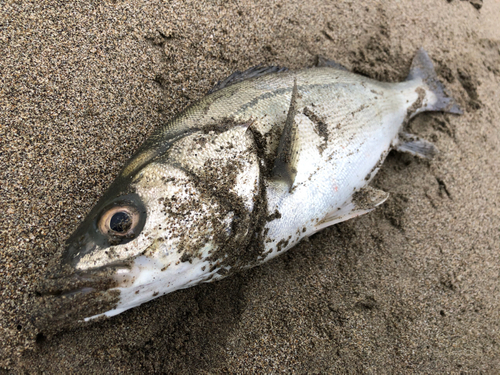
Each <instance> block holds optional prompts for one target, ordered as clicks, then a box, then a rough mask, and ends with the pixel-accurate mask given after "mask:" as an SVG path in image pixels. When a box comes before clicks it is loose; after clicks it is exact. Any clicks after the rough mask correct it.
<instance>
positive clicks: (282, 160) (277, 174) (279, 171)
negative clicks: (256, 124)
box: [272, 80, 299, 190]
mask: <svg viewBox="0 0 500 375" xmlns="http://www.w3.org/2000/svg"><path fill="white" fill-rule="evenodd" d="M297 96H298V89H297V80H295V81H294V83H293V91H292V100H291V101H290V108H289V109H288V115H287V116H286V122H285V127H284V128H283V133H282V134H281V138H280V144H279V146H278V154H277V155H276V159H275V160H274V167H273V171H272V176H273V179H275V180H280V181H284V182H286V183H287V185H288V189H289V190H291V189H292V186H293V182H294V180H295V176H296V175H297V168H296V165H297V161H298V151H299V150H298V146H299V142H298V131H297V125H296V124H295V115H296V113H297Z"/></svg>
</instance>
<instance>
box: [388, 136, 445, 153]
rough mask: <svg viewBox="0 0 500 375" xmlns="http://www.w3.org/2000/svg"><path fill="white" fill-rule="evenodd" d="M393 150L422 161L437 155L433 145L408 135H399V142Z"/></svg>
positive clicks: (437, 151)
mask: <svg viewBox="0 0 500 375" xmlns="http://www.w3.org/2000/svg"><path fill="white" fill-rule="evenodd" d="M395 149H396V150H397V151H399V152H407V153H409V154H412V155H415V156H418V157H420V158H423V159H432V158H433V157H434V156H435V155H436V154H438V153H439V150H438V148H437V147H436V146H435V145H434V144H433V143H431V142H429V141H426V140H425V139H422V138H420V137H417V136H416V135H413V134H410V133H400V134H399V140H398V143H397V144H396V146H395Z"/></svg>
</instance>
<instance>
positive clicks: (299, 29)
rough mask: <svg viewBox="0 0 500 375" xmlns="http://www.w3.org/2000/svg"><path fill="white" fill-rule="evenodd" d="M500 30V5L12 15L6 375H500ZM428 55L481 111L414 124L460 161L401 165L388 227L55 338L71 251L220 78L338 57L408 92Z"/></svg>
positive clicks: (2, 324) (75, 8)
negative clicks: (46, 310)
mask: <svg viewBox="0 0 500 375" xmlns="http://www.w3.org/2000/svg"><path fill="white" fill-rule="evenodd" d="M478 8H479V9H478ZM499 20H500V1H499V0H486V1H484V3H483V2H482V1H480V0H473V1H459V0H453V1H451V0H450V1H446V0H437V1H436V0H421V1H413V2H401V1H397V0H391V1H363V2H357V1H338V2H333V1H327V0H310V1H297V0H288V1H284V0H276V1H249V0H241V1H239V2H238V1H222V0H221V1H217V0H202V1H197V0H193V1H169V2H163V1H149V2H148V1H139V0H136V1H120V0H115V1H102V2H95V3H92V2H83V1H81V2H66V1H38V0H37V1H33V2H31V3H29V2H27V1H26V2H18V3H14V2H10V1H9V2H3V3H2V4H1V5H0V30H1V32H0V40H1V43H0V52H1V59H0V79H1V87H0V144H1V146H0V165H1V168H0V192H1V193H0V208H1V220H0V295H1V299H0V311H1V316H0V373H16V372H21V373H36V372H41V371H46V372H47V373H117V372H123V373H151V372H164V373H222V372H227V373H254V372H264V373H272V372H282V371H286V372H294V373H335V372H342V373H344V372H350V373H355V372H360V373H393V372H394V373H459V372H472V373H479V372H482V373H498V372H499V371H500V207H499V206H500V193H499V192H500V188H499V185H500V183H499V180H500V161H499V160H500V130H499V129H500V125H499V123H500V100H499V98H500V26H499ZM419 47H423V48H425V49H426V50H427V51H428V52H429V54H430V56H431V58H432V59H433V61H434V62H435V65H436V70H437V72H438V74H439V76H440V78H441V80H442V81H443V82H444V83H445V84H446V86H447V87H448V88H449V90H450V92H451V93H452V95H453V96H454V97H455V98H456V99H457V101H458V102H459V103H460V105H461V106H462V108H463V109H464V112H465V113H464V115H463V116H454V115H448V114H441V113H432V114H422V115H419V116H417V117H416V118H415V119H414V120H413V121H412V122H411V123H410V129H411V131H412V132H414V133H416V134H418V135H419V136H421V137H423V138H425V139H428V140H430V141H432V142H434V143H435V144H436V145H437V147H438V148H439V150H440V154H439V155H438V156H437V157H436V158H435V159H434V160H432V161H430V162H428V161H422V160H419V159H416V158H414V157H411V156H409V155H403V154H399V153H396V152H391V153H390V155H389V156H388V158H387V160H386V162H385V164H384V166H383V168H382V170H381V171H380V172H379V174H378V175H377V177H376V179H375V181H374V182H373V185H374V186H376V187H377V188H380V189H383V190H385V191H388V192H389V193H390V194H391V196H390V198H389V200H388V201H387V202H386V203H385V204H384V205H382V206H381V207H380V208H378V209H377V210H375V211H374V212H372V213H370V214H368V215H365V216H363V217H359V218H356V219H353V220H350V221H347V222H345V223H341V224H339V225H336V226H334V227H331V228H328V229H326V230H324V231H322V232H320V233H318V234H316V235H314V236H312V237H311V238H310V239H309V240H308V241H303V242H302V243H300V244H299V245H298V246H296V247H295V248H293V249H292V250H291V251H289V252H288V253H286V254H284V255H282V256H281V257H279V258H277V259H275V260H273V261H271V262H269V263H267V264H265V265H263V266H260V267H257V268H254V269H252V270H249V271H247V272H244V273H241V274H238V275H235V276H233V277H230V278H228V279H225V280H223V281H220V282H217V283H212V284H204V285H200V286H197V287H194V288H191V289H187V290H183V291H179V292H176V293H173V294H170V295H168V296H165V297H162V298H158V299H156V300H154V301H152V302H149V303H147V304H144V305H142V306H141V307H138V308H135V309H132V310H129V311H127V312H125V313H123V314H121V315H119V316H116V317H114V318H112V319H109V320H106V321H104V322H98V323H93V324H89V325H85V326H82V327H80V328H76V329H73V330H66V331H61V332H59V333H56V334H48V333H46V332H40V331H39V330H38V329H37V328H36V327H34V326H33V324H32V322H31V319H30V315H32V314H33V313H34V312H36V311H34V309H36V303H37V299H38V298H40V297H38V296H37V295H36V292H35V283H36V282H37V280H39V279H40V278H41V277H43V274H44V272H45V270H46V267H47V264H48V263H49V262H50V261H51V259H52V258H53V257H54V256H55V255H54V254H56V252H57V249H58V248H59V247H60V246H61V245H62V244H63V242H64V241H65V239H66V238H67V237H68V236H69V235H70V234H71V232H72V231H73V230H74V229H75V228H76V226H77V225H78V224H79V223H80V222H81V220H82V219H83V217H84V216H85V214H86V213H87V212H88V211H89V210H90V209H91V207H92V206H93V205H94V204H95V203H96V201H97V199H98V198H99V196H100V195H101V194H102V193H103V191H104V190H105V189H106V187H107V186H108V185H109V184H110V183H111V181H112V180H113V179H114V178H115V177H116V176H117V174H118V172H119V171H120V168H121V167H122V166H123V164H124V163H125V161H126V160H127V159H128V158H129V157H130V156H131V155H132V153H133V152H134V151H135V150H136V149H137V147H138V146H139V145H140V144H141V142H142V141H143V140H144V139H145V138H146V137H147V135H148V134H149V133H151V132H152V131H153V129H155V127H157V126H159V125H160V124H163V123H164V122H165V121H167V120H168V119H169V118H170V117H171V116H173V115H175V114H176V113H178V112H179V111H181V110H182V109H183V108H185V107H186V106H187V105H189V104H192V103H193V102H194V101H196V100H197V99H199V98H201V97H203V95H204V94H205V93H206V92H207V91H208V90H209V89H210V88H211V87H212V86H213V85H214V84H215V83H216V82H217V81H218V80H221V79H223V78H225V77H226V76H228V75H229V74H231V73H232V72H234V71H236V70H244V69H246V68H249V67H251V66H255V65H257V64H264V65H281V66H287V67H289V68H292V69H293V68H301V67H306V66H311V65H313V63H314V61H315V59H316V56H317V55H321V56H324V57H327V58H330V59H332V60H336V61H338V62H339V63H341V64H343V65H345V66H346V67H347V68H349V69H351V70H353V71H355V72H357V73H361V74H364V75H367V76H369V77H372V78H376V79H379V80H384V81H392V82H396V81H401V80H403V79H404V78H405V77H406V75H407V74H408V70H409V66H410V63H411V59H412V57H413V55H414V53H415V51H416V50H417V48H419Z"/></svg>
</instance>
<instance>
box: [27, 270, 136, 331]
mask: <svg viewBox="0 0 500 375" xmlns="http://www.w3.org/2000/svg"><path fill="white" fill-rule="evenodd" d="M124 269H127V270H128V267H127V266H126V265H125V264H115V265H112V266H107V267H102V268H99V269H95V270H86V271H83V272H80V271H75V270H69V269H65V270H63V269H59V270H58V271H56V272H51V273H49V274H47V276H46V277H45V279H43V280H41V281H40V282H39V284H38V285H37V286H36V294H37V296H38V299H37V301H36V304H35V308H34V310H33V312H32V315H31V320H32V322H33V324H34V325H35V326H36V327H37V328H39V329H40V330H42V331H43V332H44V333H45V332H49V331H50V332H56V331H59V330H61V329H67V328H71V327H76V326H77V325H79V324H81V322H83V321H85V320H86V318H88V317H92V316H96V315H99V314H102V313H103V312H106V311H108V310H111V309H113V308H115V307H116V305H117V304H118V302H119V301H120V291H119V290H118V289H116V287H117V286H118V283H117V281H116V280H115V279H114V275H116V274H117V272H119V271H122V270H124Z"/></svg>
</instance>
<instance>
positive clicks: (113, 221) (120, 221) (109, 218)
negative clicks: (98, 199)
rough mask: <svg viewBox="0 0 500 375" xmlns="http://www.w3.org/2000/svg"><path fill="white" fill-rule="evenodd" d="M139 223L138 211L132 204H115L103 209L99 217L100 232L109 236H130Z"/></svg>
mask: <svg viewBox="0 0 500 375" xmlns="http://www.w3.org/2000/svg"><path fill="white" fill-rule="evenodd" d="M138 223H139V212H138V211H137V209H136V208H135V207H133V206H125V205H124V206H115V207H111V208H109V209H108V210H106V211H104V213H103V214H102V216H101V218H100V219H99V223H98V228H99V230H100V231H101V233H103V234H106V235H109V236H111V237H115V238H116V237H127V238H128V237H131V236H134V234H135V230H136V229H137V225H138Z"/></svg>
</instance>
